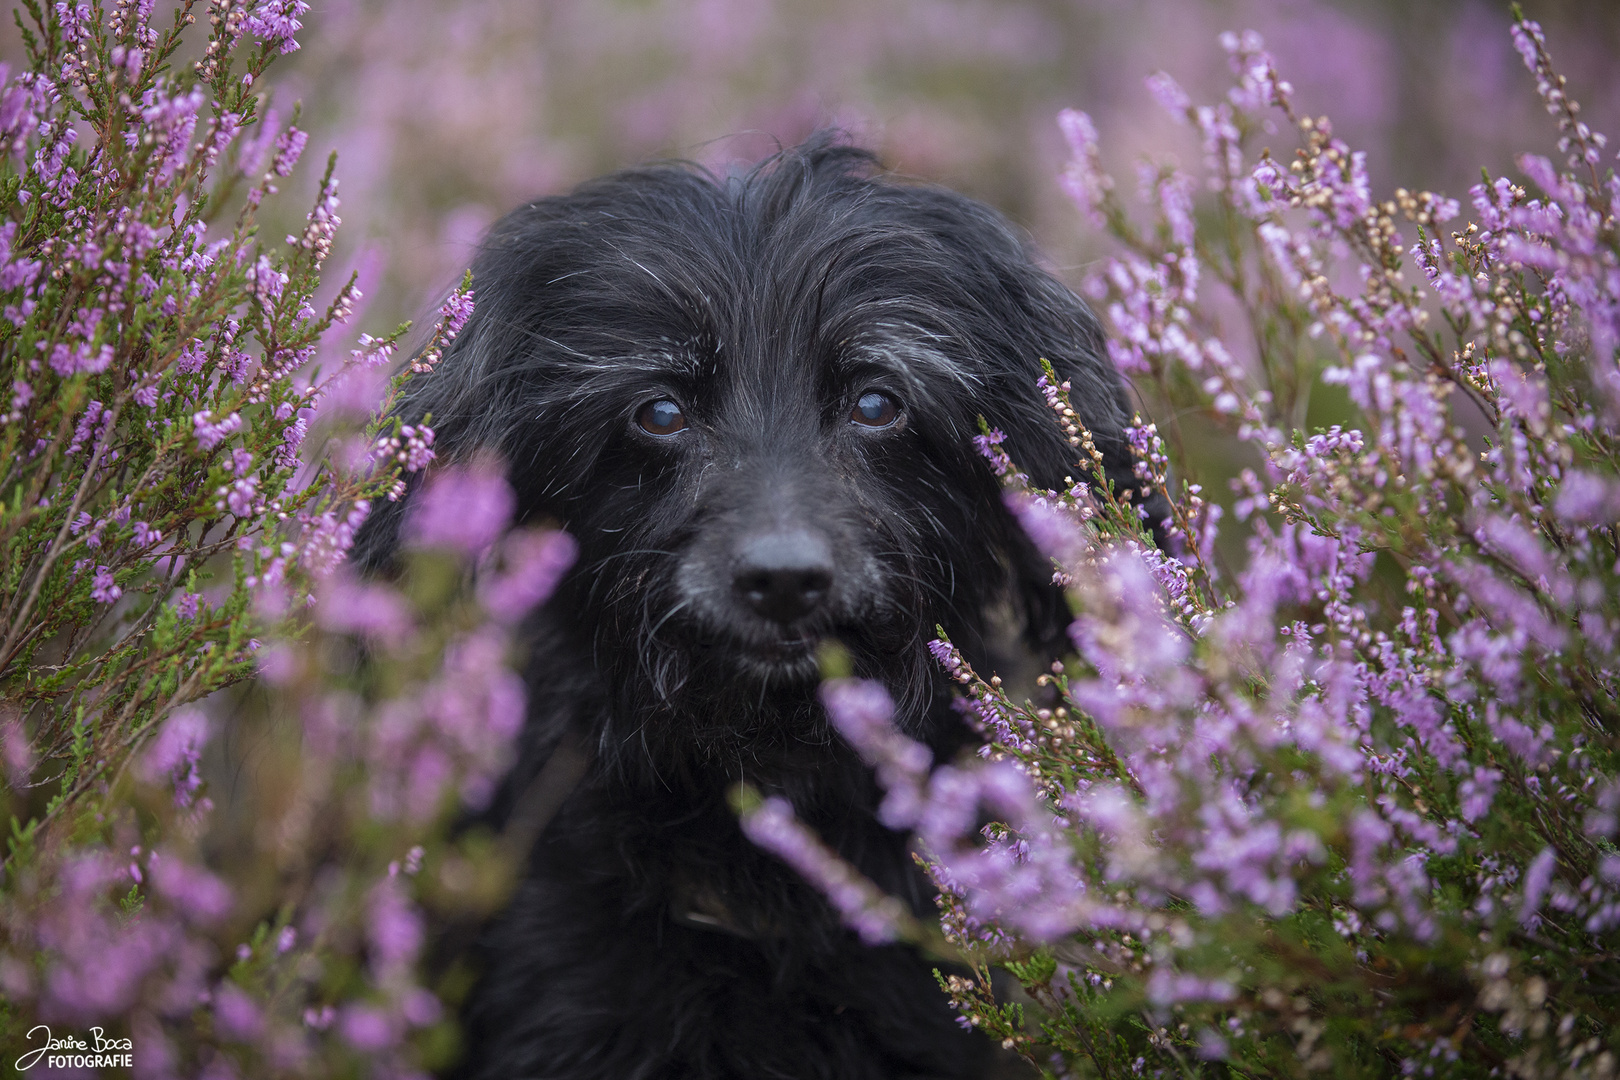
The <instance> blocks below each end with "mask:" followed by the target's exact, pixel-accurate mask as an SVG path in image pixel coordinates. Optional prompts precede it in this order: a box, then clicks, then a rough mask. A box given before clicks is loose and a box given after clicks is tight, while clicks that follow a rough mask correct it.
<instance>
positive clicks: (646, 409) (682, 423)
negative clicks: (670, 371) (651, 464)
mask: <svg viewBox="0 0 1620 1080" xmlns="http://www.w3.org/2000/svg"><path fill="white" fill-rule="evenodd" d="M636 426H637V427H639V428H641V430H642V431H645V432H646V433H647V434H649V435H658V436H661V437H662V436H669V435H673V434H675V433H676V432H677V431H681V430H682V429H684V428H685V427H686V414H685V413H683V412H681V407H680V406H679V405H677V404H675V403H674V402H673V401H670V400H669V399H668V398H664V399H662V400H659V401H649V402H648V403H647V404H645V405H643V406H642V407H641V411H640V412H638V413H636Z"/></svg>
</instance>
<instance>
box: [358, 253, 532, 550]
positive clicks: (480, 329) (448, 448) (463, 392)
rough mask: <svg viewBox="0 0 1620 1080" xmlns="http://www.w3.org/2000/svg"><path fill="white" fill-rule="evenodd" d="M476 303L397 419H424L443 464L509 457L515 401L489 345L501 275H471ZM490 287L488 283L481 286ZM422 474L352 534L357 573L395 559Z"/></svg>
mask: <svg viewBox="0 0 1620 1080" xmlns="http://www.w3.org/2000/svg"><path fill="white" fill-rule="evenodd" d="M477 269H478V267H477V266H476V265H475V278H474V280H475V282H476V283H477V284H476V286H475V287H476V291H477V304H476V306H475V307H474V308H473V313H472V316H471V317H470V318H469V319H468V320H467V323H466V325H465V326H464V327H463V328H462V330H461V333H460V334H458V335H457V336H456V339H455V340H454V341H453V342H451V343H450V345H449V347H448V348H446V349H445V350H444V356H443V357H442V358H441V359H440V360H439V362H438V363H437V364H436V365H435V367H434V369H433V370H432V371H431V372H427V373H425V374H420V375H416V376H414V377H413V378H412V379H411V381H410V382H409V383H408V384H407V387H406V390H405V393H404V395H403V396H402V398H401V399H400V401H399V403H398V404H397V405H396V406H395V408H394V415H397V416H399V417H401V418H402V419H404V420H405V421H406V422H407V423H417V424H419V423H422V422H423V421H424V418H426V420H427V422H428V424H429V426H431V427H432V429H433V433H434V441H433V448H434V454H435V456H436V458H437V460H439V461H441V462H446V461H457V460H463V459H465V458H467V457H469V456H471V455H473V454H475V453H476V452H478V451H479V450H481V449H483V450H489V451H493V452H494V453H496V454H498V455H501V456H506V454H507V447H506V445H505V444H506V442H507V441H508V436H507V433H506V431H505V430H504V427H505V426H509V425H510V420H509V419H508V418H510V417H511V416H512V415H513V404H514V403H513V402H511V401H506V400H505V399H506V398H508V397H510V395H511V387H510V384H509V382H508V381H507V380H503V379H500V378H498V377H495V376H496V372H494V371H493V370H492V369H493V367H494V366H495V364H496V363H497V359H498V357H499V355H500V351H501V347H500V344H499V343H498V342H495V341H494V340H492V339H493V338H494V337H495V336H496V333H495V329H496V327H497V325H498V323H499V319H498V318H497V317H496V316H495V313H496V311H497V310H498V309H499V307H500V304H501V298H500V296H499V294H498V284H499V278H498V276H497V275H494V274H487V273H486V274H485V275H483V276H481V277H480V276H476V270H477ZM486 282H488V284H487V285H486V284H485V283H486ZM423 475H424V474H423V473H420V472H418V473H413V474H410V475H408V476H406V477H405V478H404V479H405V492H404V493H403V494H402V495H401V496H400V497H399V498H398V499H395V500H391V501H384V502H379V503H377V504H374V505H373V506H372V508H371V512H370V513H369V514H368V515H367V517H366V520H365V522H364V523H363V524H362V525H361V527H360V531H359V533H358V534H357V535H356V537H355V543H354V547H353V548H352V549H351V551H350V555H349V561H350V563H351V564H352V565H354V566H355V567H356V568H358V569H359V570H360V571H361V572H362V573H379V572H386V571H388V570H389V569H391V568H392V566H393V564H394V561H395V557H396V555H397V554H398V550H399V543H400V529H401V527H402V525H403V524H404V520H405V515H406V514H407V513H408V512H409V507H410V502H411V498H412V496H413V495H414V494H415V492H416V490H417V489H418V488H419V487H420V486H421V482H422V479H423Z"/></svg>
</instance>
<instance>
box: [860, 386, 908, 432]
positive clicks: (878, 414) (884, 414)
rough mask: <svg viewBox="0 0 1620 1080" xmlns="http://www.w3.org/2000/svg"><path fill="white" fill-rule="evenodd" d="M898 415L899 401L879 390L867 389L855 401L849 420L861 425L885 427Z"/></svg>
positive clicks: (897, 417)
mask: <svg viewBox="0 0 1620 1080" xmlns="http://www.w3.org/2000/svg"><path fill="white" fill-rule="evenodd" d="M899 417H900V403H899V402H898V401H896V400H894V398H892V397H890V396H889V395H888V394H885V393H883V392H882V391H881V390H868V391H867V392H866V393H864V394H862V395H861V399H860V400H859V401H857V402H856V403H855V409H854V411H852V412H851V413H850V414H849V418H850V420H852V421H853V422H855V423H857V424H859V425H861V426H862V427H873V428H886V427H888V426H889V425H890V424H892V423H894V422H895V421H896V420H897V419H899Z"/></svg>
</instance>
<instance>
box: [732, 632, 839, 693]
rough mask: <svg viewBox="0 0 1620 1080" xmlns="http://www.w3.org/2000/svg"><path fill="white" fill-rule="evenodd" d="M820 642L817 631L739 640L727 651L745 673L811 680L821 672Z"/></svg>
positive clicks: (785, 679)
mask: <svg viewBox="0 0 1620 1080" xmlns="http://www.w3.org/2000/svg"><path fill="white" fill-rule="evenodd" d="M820 644H821V638H820V636H818V635H812V634H799V635H796V636H791V637H790V636H781V637H770V638H754V639H751V640H747V641H739V642H735V643H733V644H732V645H730V647H729V648H728V649H727V650H726V651H728V652H730V653H731V655H732V657H733V659H734V660H735V662H736V664H737V666H738V667H739V668H741V669H742V671H743V672H744V673H746V674H748V675H752V676H754V677H756V678H764V679H769V680H771V681H772V682H782V681H801V680H802V681H814V680H816V679H817V678H819V677H820V673H821V665H820V663H819V661H818V660H817V657H816V650H817V647H818V646H819V645H820Z"/></svg>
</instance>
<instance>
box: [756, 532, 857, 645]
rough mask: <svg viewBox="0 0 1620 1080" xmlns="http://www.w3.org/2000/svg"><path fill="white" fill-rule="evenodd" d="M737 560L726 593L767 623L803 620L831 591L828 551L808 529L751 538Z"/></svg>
mask: <svg viewBox="0 0 1620 1080" xmlns="http://www.w3.org/2000/svg"><path fill="white" fill-rule="evenodd" d="M737 556H738V557H737V570H736V574H735V576H733V578H732V588H733V589H735V590H736V592H737V595H738V596H740V597H742V599H743V601H744V602H745V603H746V604H747V605H748V606H749V607H751V608H753V609H754V610H755V611H757V612H759V614H761V615H763V616H765V618H767V619H770V620H772V621H773V622H779V623H791V622H796V621H798V620H799V619H802V618H804V617H805V616H806V615H808V614H810V612H812V611H814V610H815V609H816V607H817V605H819V604H820V603H821V601H822V600H823V599H824V598H825V597H826V595H827V590H828V589H829V588H831V587H832V580H833V559H832V547H831V546H830V545H829V544H828V543H827V540H826V538H825V537H823V536H819V535H817V534H816V533H813V532H810V531H809V530H808V529H796V530H792V531H788V532H773V533H767V534H765V535H763V536H755V537H751V538H750V539H748V540H746V541H744V542H743V545H742V547H741V549H740V550H739V551H738V552H737Z"/></svg>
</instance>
